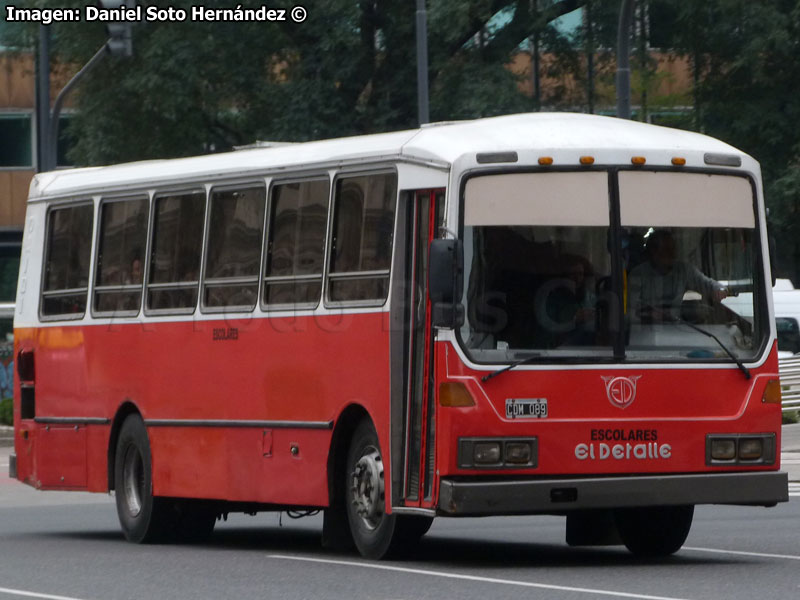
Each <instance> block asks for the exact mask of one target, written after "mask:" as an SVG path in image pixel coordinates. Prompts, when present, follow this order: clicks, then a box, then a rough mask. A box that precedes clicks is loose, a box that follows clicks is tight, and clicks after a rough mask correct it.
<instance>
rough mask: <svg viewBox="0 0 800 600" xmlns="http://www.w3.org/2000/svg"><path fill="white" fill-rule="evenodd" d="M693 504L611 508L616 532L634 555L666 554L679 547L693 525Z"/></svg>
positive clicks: (653, 555)
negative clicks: (613, 509)
mask: <svg viewBox="0 0 800 600" xmlns="http://www.w3.org/2000/svg"><path fill="white" fill-rule="evenodd" d="M693 516H694V506H692V505H689V506H653V507H637V508H619V509H617V510H615V511H614V520H615V522H616V525H617V531H618V532H619V535H620V538H622V542H623V543H624V544H625V546H626V547H627V548H628V550H630V551H631V552H632V553H633V554H635V555H637V556H645V557H656V556H669V555H670V554H674V553H675V552H677V551H678V550H680V548H681V546H683V543H684V542H685V541H686V537H687V536H688V535H689V530H690V529H691V527H692V518H693Z"/></svg>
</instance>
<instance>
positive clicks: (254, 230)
mask: <svg viewBox="0 0 800 600" xmlns="http://www.w3.org/2000/svg"><path fill="white" fill-rule="evenodd" d="M265 206H266V192H265V191H264V188H262V187H253V188H247V189H241V190H221V191H216V190H215V191H214V192H212V194H211V217H210V222H209V226H208V236H209V237H208V257H207V259H206V272H205V281H204V288H203V289H204V295H203V303H204V305H205V306H208V307H223V306H239V307H247V308H249V309H252V308H255V305H256V298H257V297H258V269H259V266H260V261H261V247H262V234H263V231H264V209H265Z"/></svg>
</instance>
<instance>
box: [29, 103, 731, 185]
mask: <svg viewBox="0 0 800 600" xmlns="http://www.w3.org/2000/svg"><path fill="white" fill-rule="evenodd" d="M571 148H574V149H587V150H593V151H595V152H597V153H602V152H603V151H605V150H619V149H627V148H635V149H638V150H642V151H644V150H647V149H653V150H674V151H676V152H680V151H684V152H690V151H694V152H714V153H726V154H738V155H742V153H741V152H740V151H738V150H736V149H735V148H733V147H732V146H729V145H727V144H725V143H723V142H721V141H719V140H716V139H714V138H710V137H708V136H704V135H701V134H697V133H691V132H687V131H681V130H678V129H671V128H666V127H657V126H653V125H647V124H644V123H639V122H636V121H626V120H622V119H617V118H614V117H601V116H596V115H585V114H572V113H529V114H517V115H507V116H502V117H493V118H488V119H476V120H473V121H459V122H453V123H442V124H432V125H428V126H425V127H423V128H421V129H415V130H408V131H399V132H394V133H384V134H375V135H364V136H356V137H349V138H339V139H333V140H323V141H317V142H306V143H301V144H291V145H287V146H278V147H272V148H255V149H248V150H239V151H235V152H226V153H221V154H211V155H206V156H199V157H193V158H179V159H172V160H154V161H143V162H135V163H126V164H121V165H114V166H109V167H90V168H83V169H64V170H59V171H55V172H50V173H43V174H39V175H37V176H36V177H35V178H34V181H33V183H32V184H31V198H32V199H33V198H37V197H44V196H48V197H57V196H62V195H68V194H72V193H78V192H79V193H89V192H91V191H93V190H100V189H103V188H107V187H111V186H113V187H115V188H126V187H141V186H142V185H152V184H157V183H159V182H177V181H181V180H184V179H191V178H193V177H202V178H203V179H205V180H208V179H214V178H217V177H234V176H242V177H246V176H248V175H250V174H252V175H255V174H257V173H264V172H269V171H276V170H278V171H280V170H286V171H291V170H299V169H308V168H314V167H315V166H319V167H323V166H330V165H338V164H341V163H348V162H355V161H369V160H374V161H380V160H382V159H394V160H396V159H403V158H405V159H409V160H421V161H426V162H432V163H434V164H440V165H443V166H446V165H450V164H452V163H454V162H455V161H456V160H458V159H459V158H460V157H462V156H467V155H469V156H474V155H475V154H476V153H478V152H499V151H529V150H533V151H536V150H542V151H547V150H549V149H571Z"/></svg>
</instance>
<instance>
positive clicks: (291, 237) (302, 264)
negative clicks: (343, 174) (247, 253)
mask: <svg viewBox="0 0 800 600" xmlns="http://www.w3.org/2000/svg"><path fill="white" fill-rule="evenodd" d="M327 221H328V180H327V179H321V180H314V181H303V182H298V183H287V184H281V185H276V186H275V187H274V188H273V189H272V202H271V206H270V226H269V236H268V240H269V246H268V248H267V265H266V271H265V283H266V285H265V290H264V302H265V304H272V305H274V304H286V305H292V306H298V305H303V306H316V305H317V303H318V302H319V297H320V293H321V291H322V264H323V253H324V251H325V229H326V227H327Z"/></svg>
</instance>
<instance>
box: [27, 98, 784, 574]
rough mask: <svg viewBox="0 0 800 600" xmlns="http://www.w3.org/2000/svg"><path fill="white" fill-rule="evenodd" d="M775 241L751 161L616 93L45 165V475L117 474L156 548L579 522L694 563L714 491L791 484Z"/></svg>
mask: <svg viewBox="0 0 800 600" xmlns="http://www.w3.org/2000/svg"><path fill="white" fill-rule="evenodd" d="M765 240H766V228H765V217H764V206H763V197H762V192H761V179H760V170H759V167H758V164H757V163H756V162H755V161H754V160H753V159H752V158H750V157H748V156H746V155H744V154H742V153H741V152H739V151H737V150H736V149H734V148H732V147H730V146H727V145H725V144H723V143H722V142H719V141H717V140H714V139H711V138H708V137H705V136H702V135H698V134H693V133H687V132H682V131H677V130H673V129H665V128H659V127H653V126H649V125H645V124H641V123H634V122H628V121H621V120H617V119H610V118H604V117H595V116H587V115H569V114H552V115H548V114H535V115H511V116H506V117H497V118H492V119H481V120H476V121H469V122H463V123H454V124H442V125H435V126H429V127H425V128H423V129H420V130H414V131H404V132H397V133H389V134H380V135H372V136H362V137H359V138H348V139H342V140H329V141H324V142H309V143H307V144H297V145H293V146H287V147H280V148H267V149H253V150H246V151H239V152H234V153H230V154H221V155H214V156H205V157H197V158H188V159H179V160H171V161H159V162H155V163H148V164H147V165H135V164H132V165H119V166H111V167H104V168H101V169H77V170H72V171H58V172H55V173H48V174H42V175H38V176H37V177H36V178H35V180H34V182H33V184H32V186H31V195H30V201H29V206H28V213H27V217H26V225H25V237H24V241H23V255H22V263H21V269H20V280H19V288H18V298H17V308H16V315H15V358H16V364H17V369H18V374H19V378H18V382H17V384H16V387H15V390H14V392H15V404H14V421H15V429H16V442H15V443H16V446H15V461H13V462H14V463H15V465H16V471H17V477H18V478H19V479H20V480H21V481H23V482H26V483H28V484H30V485H32V486H34V487H37V488H40V489H60V490H70V489H71V490H88V491H96V492H105V491H107V490H109V489H114V490H115V493H116V496H117V507H118V512H119V514H120V522H121V524H122V527H123V530H124V531H125V534H126V536H127V537H128V538H129V539H131V540H133V541H140V542H146V541H150V540H156V539H159V540H163V539H171V538H186V537H189V538H194V539H198V538H201V537H204V536H206V535H208V534H210V533H211V531H212V529H213V526H214V519H215V517H216V516H218V515H220V514H224V513H227V512H231V511H244V512H257V511H262V510H285V509H293V510H314V509H324V511H325V525H324V531H323V540H324V541H325V543H328V544H330V545H333V546H346V545H349V544H351V543H355V545H356V547H357V548H358V549H359V550H360V551H361V552H362V553H363V554H364V555H366V556H370V557H375V558H379V557H382V556H385V555H387V554H389V553H390V552H391V551H392V550H394V549H396V548H397V547H399V546H401V545H404V544H408V543H411V542H413V541H415V540H416V539H417V538H419V537H420V536H421V535H423V534H424V533H425V532H426V531H427V528H428V527H429V526H430V522H431V519H432V518H433V517H435V516H465V515H504V514H559V515H566V516H567V539H568V542H569V543H571V544H585V543H624V544H625V545H627V547H628V548H629V549H630V550H631V551H633V552H635V553H638V554H645V555H663V554H669V553H672V552H675V551H676V550H678V549H679V548H680V546H681V545H682V543H683V541H684V539H685V537H686V535H687V534H688V531H689V528H690V526H691V520H692V513H693V507H694V505H696V504H709V503H720V504H746V505H764V506H769V505H774V504H775V503H777V502H782V501H786V500H788V489H787V487H788V486H787V477H786V475H785V473H782V472H781V471H780V470H779V467H780V465H779V460H780V452H779V449H780V408H781V407H780V386H779V382H778V368H777V350H776V343H775V342H776V331H775V325H774V318H773V308H772V304H771V297H770V295H769V294H768V293H767V286H768V283H767V282H769V281H770V274H769V261H768V257H767V244H766V241H765ZM734 299H736V301H737V302H739V304H741V303H742V302H745V303H748V304H749V306H748V307H746V308H747V309H749V310H740V308H741V307H739V308H737V310H735V311H734V310H731V308H730V307H729V305H731V302H732V301H733V300H734ZM737 306H738V305H737ZM743 315H745V316H743Z"/></svg>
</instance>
